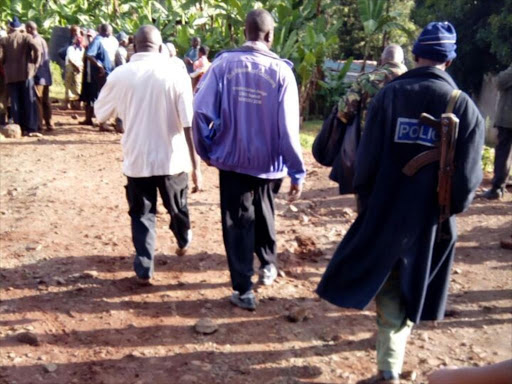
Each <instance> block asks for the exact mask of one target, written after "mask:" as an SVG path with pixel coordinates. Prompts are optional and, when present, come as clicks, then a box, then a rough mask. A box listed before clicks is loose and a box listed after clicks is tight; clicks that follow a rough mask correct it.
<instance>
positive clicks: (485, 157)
mask: <svg viewBox="0 0 512 384" xmlns="http://www.w3.org/2000/svg"><path fill="white" fill-rule="evenodd" d="M482 169H483V171H484V172H488V173H492V172H493V171H494V148H491V147H488V146H487V145H484V150H483V152H482Z"/></svg>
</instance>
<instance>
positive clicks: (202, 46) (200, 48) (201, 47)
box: [199, 45, 210, 57]
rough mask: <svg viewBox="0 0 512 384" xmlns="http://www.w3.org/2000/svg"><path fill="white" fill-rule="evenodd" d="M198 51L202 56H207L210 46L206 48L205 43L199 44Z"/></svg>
mask: <svg viewBox="0 0 512 384" xmlns="http://www.w3.org/2000/svg"><path fill="white" fill-rule="evenodd" d="M199 53H202V54H203V55H204V56H206V57H208V53H210V48H208V47H207V46H206V45H201V46H200V47H199Z"/></svg>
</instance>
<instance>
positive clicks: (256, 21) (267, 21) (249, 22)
mask: <svg viewBox="0 0 512 384" xmlns="http://www.w3.org/2000/svg"><path fill="white" fill-rule="evenodd" d="M245 30H246V33H247V37H248V38H249V40H253V41H257V40H258V39H259V38H260V37H261V36H263V35H265V34H266V33H268V32H270V31H273V30H274V18H273V17H272V15H271V14H270V13H269V12H268V11H266V10H265V9H261V8H260V9H253V10H252V11H251V12H249V13H248V14H247V17H246V18H245Z"/></svg>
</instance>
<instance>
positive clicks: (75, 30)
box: [69, 25, 81, 39]
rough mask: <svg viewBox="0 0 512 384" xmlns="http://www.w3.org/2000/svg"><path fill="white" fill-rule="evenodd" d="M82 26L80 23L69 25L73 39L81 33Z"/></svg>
mask: <svg viewBox="0 0 512 384" xmlns="http://www.w3.org/2000/svg"><path fill="white" fill-rule="evenodd" d="M80 32H81V31H80V27H79V26H78V25H72V26H71V27H69V34H70V36H71V39H74V38H75V37H76V36H78V35H79V34H80Z"/></svg>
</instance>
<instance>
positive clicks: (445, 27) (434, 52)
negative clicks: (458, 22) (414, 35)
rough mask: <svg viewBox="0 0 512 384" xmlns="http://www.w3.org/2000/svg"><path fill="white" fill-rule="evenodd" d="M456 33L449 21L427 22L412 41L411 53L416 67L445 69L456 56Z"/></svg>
mask: <svg viewBox="0 0 512 384" xmlns="http://www.w3.org/2000/svg"><path fill="white" fill-rule="evenodd" d="M456 42H457V33H456V32H455V28H454V27H453V25H451V24H450V23H449V22H447V21H444V22H437V21H435V22H432V23H429V24H428V25H427V26H426V27H425V28H424V29H423V31H422V32H421V34H420V35H419V37H418V40H416V42H415V43H414V47H413V48H412V53H413V54H414V60H415V61H416V66H417V67H422V66H435V67H439V68H440V69H443V70H444V69H446V68H448V67H449V66H450V64H451V62H452V60H453V59H455V58H456V57H457V53H456V52H455V51H456V49H457V44H456Z"/></svg>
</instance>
